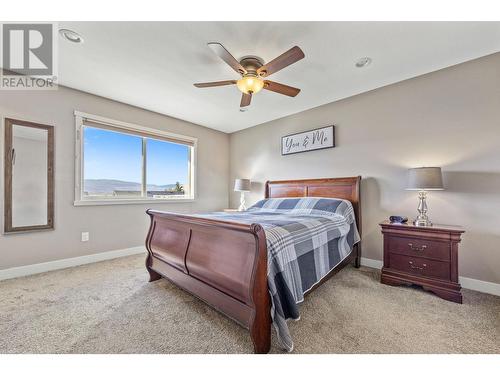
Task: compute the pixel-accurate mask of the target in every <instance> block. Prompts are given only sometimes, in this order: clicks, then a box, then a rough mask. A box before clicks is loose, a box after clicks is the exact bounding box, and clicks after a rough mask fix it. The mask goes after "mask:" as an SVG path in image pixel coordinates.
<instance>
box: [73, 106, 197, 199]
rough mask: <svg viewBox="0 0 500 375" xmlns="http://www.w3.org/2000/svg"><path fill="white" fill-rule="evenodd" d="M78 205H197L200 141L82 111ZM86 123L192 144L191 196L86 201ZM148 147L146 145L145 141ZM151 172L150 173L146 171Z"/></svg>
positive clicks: (77, 116)
mask: <svg viewBox="0 0 500 375" xmlns="http://www.w3.org/2000/svg"><path fill="white" fill-rule="evenodd" d="M74 115H75V200H74V205H75V206H102V205H115V204H145V203H148V204H149V203H186V202H194V201H195V200H196V191H197V189H196V164H197V163H196V156H197V148H198V139H197V138H194V137H189V136H186V135H180V134H175V133H170V132H166V131H163V130H159V129H154V128H149V127H145V126H141V125H137V124H133V123H128V122H124V121H119V120H113V119H109V118H106V117H102V116H97V115H92V114H88V113H84V112H80V111H75V112H74ZM85 121H90V122H92V123H93V124H95V126H93V125H92V127H95V128H99V125H102V128H101V129H103V130H110V128H111V129H113V130H115V131H117V132H121V133H124V134H132V135H136V136H138V137H144V136H146V137H147V136H148V135H149V136H151V138H155V139H159V140H164V141H168V142H175V141H176V140H177V141H178V142H179V143H183V144H186V143H187V144H189V145H190V147H191V149H190V150H191V152H190V159H189V164H190V168H189V169H190V170H189V180H190V181H189V195H187V196H186V195H183V196H182V197H180V198H179V197H175V196H172V197H169V198H162V199H158V198H148V197H147V196H146V197H144V196H143V197H141V198H112V199H95V198H90V199H89V198H87V199H85V198H84V194H83V178H84V175H83V171H84V159H85V158H84V151H83V150H84V148H83V146H84V144H83V127H84V126H85V124H84V123H85ZM143 145H144V142H143ZM144 152H145V150H144V149H143V157H142V169H141V171H142V179H143V181H142V185H143V189H144V186H145V183H146V181H145V179H146V173H145V169H146V157H147V155H144ZM146 172H147V171H146Z"/></svg>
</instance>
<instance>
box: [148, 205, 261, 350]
mask: <svg viewBox="0 0 500 375" xmlns="http://www.w3.org/2000/svg"><path fill="white" fill-rule="evenodd" d="M147 213H148V215H149V216H150V217H151V226H150V229H149V233H148V236H147V239H146V248H147V250H148V257H147V259H146V268H147V270H148V272H149V275H150V281H154V280H158V279H159V278H160V277H161V276H163V277H165V278H167V279H169V280H170V281H172V282H173V283H175V284H177V285H178V286H179V287H181V288H182V289H185V290H186V291H188V292H190V293H191V294H193V295H195V296H197V297H198V298H200V299H202V300H203V301H205V302H206V303H207V304H209V305H211V306H212V307H214V308H215V309H217V310H219V311H220V312H222V313H224V314H225V315H227V316H228V317H230V318H232V319H234V320H235V321H236V322H238V323H239V324H241V325H242V326H243V327H245V328H247V329H249V330H250V334H251V337H252V341H253V344H254V351H255V353H267V352H268V351H269V348H270V343H271V316H270V297H269V292H268V288H267V247H266V239H265V233H264V230H263V229H262V227H261V226H260V225H258V224H253V225H246V224H240V223H232V222H226V221H220V220H212V219H206V218H199V217H193V216H185V215H178V214H173V213H166V212H160V211H153V210H148V211H147Z"/></svg>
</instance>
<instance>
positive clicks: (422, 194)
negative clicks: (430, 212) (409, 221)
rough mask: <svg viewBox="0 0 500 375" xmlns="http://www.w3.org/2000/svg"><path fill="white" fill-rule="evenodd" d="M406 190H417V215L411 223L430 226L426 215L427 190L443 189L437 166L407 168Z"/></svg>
mask: <svg viewBox="0 0 500 375" xmlns="http://www.w3.org/2000/svg"><path fill="white" fill-rule="evenodd" d="M406 190H418V191H419V193H418V199H419V203H418V208H417V211H418V216H417V218H416V219H415V220H414V221H413V224H415V225H416V226H421V227H429V226H432V222H431V221H430V220H429V217H428V216H427V203H426V198H427V191H428V190H444V187H443V177H442V174H441V168H439V167H421V168H411V169H408V187H407V188H406Z"/></svg>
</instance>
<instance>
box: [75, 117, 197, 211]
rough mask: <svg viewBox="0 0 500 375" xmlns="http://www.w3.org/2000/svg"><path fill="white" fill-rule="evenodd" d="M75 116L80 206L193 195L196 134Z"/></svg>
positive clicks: (187, 198)
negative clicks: (178, 133)
mask: <svg viewBox="0 0 500 375" xmlns="http://www.w3.org/2000/svg"><path fill="white" fill-rule="evenodd" d="M75 116H76V171H77V173H76V181H75V182H76V183H75V204H76V205H85V204H113V203H142V202H144V201H148V202H152V201H158V202H166V201H185V200H191V199H194V160H195V159H194V156H195V151H196V139H195V138H190V137H185V136H180V135H174V134H170V133H166V132H163V131H159V130H154V129H150V128H144V127H141V126H138V125H133V124H126V123H122V122H119V121H114V120H110V119H104V118H101V117H98V116H93V115H88V114H83V113H80V112H75Z"/></svg>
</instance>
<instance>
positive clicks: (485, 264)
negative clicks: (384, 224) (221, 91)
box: [229, 54, 500, 283]
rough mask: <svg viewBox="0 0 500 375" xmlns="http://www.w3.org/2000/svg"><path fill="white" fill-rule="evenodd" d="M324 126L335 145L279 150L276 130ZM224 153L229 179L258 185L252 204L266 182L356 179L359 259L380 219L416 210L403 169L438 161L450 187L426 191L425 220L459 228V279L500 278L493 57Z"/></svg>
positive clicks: (264, 131) (322, 112) (311, 117)
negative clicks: (360, 226)
mask: <svg viewBox="0 0 500 375" xmlns="http://www.w3.org/2000/svg"><path fill="white" fill-rule="evenodd" d="M329 84H331V85H335V82H330V83H329ZM284 100H285V99H284ZM254 110H258V108H254ZM329 124H335V125H336V142H337V147H336V148H334V149H329V150H321V151H314V152H307V153H303V154H296V155H289V156H281V155H280V138H281V136H283V135H286V134H291V133H295V132H299V131H302V130H308V129H313V128H316V127H320V126H325V125H329ZM230 155H231V167H230V176H231V181H232V180H233V179H234V178H251V179H252V180H253V181H254V182H255V183H254V189H253V191H252V193H251V194H250V197H249V199H247V201H248V200H250V201H251V202H254V201H256V200H258V199H259V198H261V197H263V194H264V193H263V188H264V185H263V184H264V182H265V181H266V180H268V179H269V180H273V179H300V178H315V177H340V176H354V175H358V174H359V175H361V176H363V178H364V179H363V182H362V213H363V256H364V257H367V258H371V259H378V260H381V259H382V236H381V234H380V230H379V227H378V223H379V222H380V221H382V220H383V219H385V218H387V217H388V216H389V215H391V214H401V215H407V216H409V217H410V218H413V217H414V216H415V213H416V207H417V195H416V192H410V191H405V190H404V187H405V177H406V169H407V168H410V167H417V166H441V167H442V168H443V171H444V177H445V183H446V185H447V190H446V191H442V192H431V193H430V194H429V198H428V204H429V207H430V216H431V219H433V220H434V221H435V222H436V223H448V224H459V225H463V226H464V227H465V230H466V231H467V232H466V233H465V235H464V237H463V242H462V245H461V247H460V254H459V268H460V270H459V273H460V276H465V277H471V278H475V279H479V280H485V281H491V282H495V283H500V54H495V55H491V56H488V57H485V58H482V59H478V60H475V61H471V62H467V63H465V64H461V65H457V66H455V67H452V68H448V69H445V70H441V71H438V72H435V73H431V74H428V75H425V76H421V77H417V78H414V79H411V80H407V81H404V82H400V83H398V84H394V85H391V86H387V87H384V88H381V89H378V90H374V91H371V92H368V93H365V94H362V95H358V96H355V97H351V98H348V99H345V100H342V101H338V102H335V103H330V104H327V105H324V106H321V107H318V108H314V109H311V110H308V111H305V112H301V113H299V114H296V115H293V116H289V117H285V118H282V119H279V120H275V121H271V122H268V123H265V124H262V125H259V126H256V127H253V128H250V129H246V130H243V131H240V132H237V133H233V134H232V135H231V141H230ZM230 184H231V182H230V183H229V185H230ZM231 204H232V206H233V207H237V205H238V195H237V194H234V193H233V194H231Z"/></svg>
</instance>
